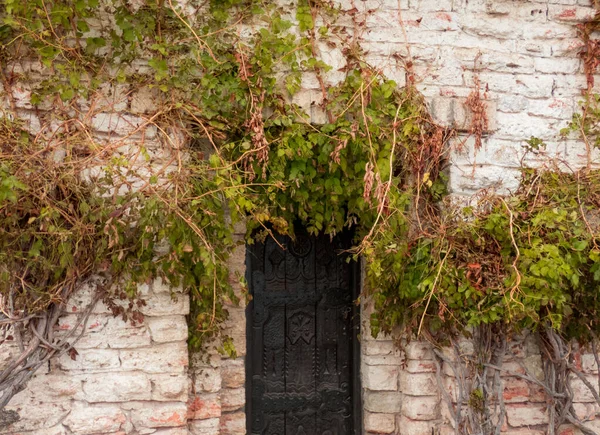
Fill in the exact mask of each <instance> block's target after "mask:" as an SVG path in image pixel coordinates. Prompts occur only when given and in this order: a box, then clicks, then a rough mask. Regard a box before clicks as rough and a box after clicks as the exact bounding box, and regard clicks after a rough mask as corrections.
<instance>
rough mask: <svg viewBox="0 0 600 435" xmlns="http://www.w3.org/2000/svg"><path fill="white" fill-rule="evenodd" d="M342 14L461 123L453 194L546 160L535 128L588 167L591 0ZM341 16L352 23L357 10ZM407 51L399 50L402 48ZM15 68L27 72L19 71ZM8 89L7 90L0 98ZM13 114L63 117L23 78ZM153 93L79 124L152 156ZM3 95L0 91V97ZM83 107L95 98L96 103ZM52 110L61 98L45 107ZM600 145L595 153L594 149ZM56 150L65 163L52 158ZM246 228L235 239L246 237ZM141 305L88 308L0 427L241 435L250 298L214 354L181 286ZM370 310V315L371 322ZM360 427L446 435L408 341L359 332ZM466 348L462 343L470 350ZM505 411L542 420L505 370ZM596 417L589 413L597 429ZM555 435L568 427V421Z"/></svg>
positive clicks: (158, 147) (332, 50)
mask: <svg viewBox="0 0 600 435" xmlns="http://www.w3.org/2000/svg"><path fill="white" fill-rule="evenodd" d="M338 2H339V3H340V4H342V6H343V7H344V8H345V9H346V10H349V9H352V8H354V7H356V8H357V9H358V10H359V13H360V14H362V13H365V12H366V11H370V12H369V13H368V14H367V13H365V15H363V17H364V20H365V24H364V26H363V27H362V30H361V40H362V46H363V48H364V49H365V50H366V51H367V58H368V60H369V61H370V62H371V63H372V64H374V65H376V66H378V67H379V68H380V69H381V70H382V71H383V72H384V73H385V74H386V75H387V76H389V77H390V78H393V79H394V80H396V81H397V82H398V83H399V84H400V85H403V84H405V82H406V77H407V74H408V73H407V71H406V69H405V67H404V65H405V61H408V60H409V59H410V60H411V62H412V65H413V66H412V72H411V74H414V77H415V80H416V82H417V86H418V88H419V89H420V90H421V92H422V93H423V94H424V95H425V96H426V97H427V100H428V104H429V105H430V109H431V111H432V113H433V114H434V116H435V117H436V119H438V120H439V121H440V122H442V123H445V124H447V125H452V126H454V127H456V128H458V129H459V130H462V131H463V134H462V135H461V136H460V137H459V140H461V141H464V146H463V149H464V151H462V152H460V153H459V152H453V154H452V156H451V161H452V164H451V166H450V176H451V178H450V183H451V188H452V191H453V193H454V194H455V195H458V196H467V195H471V194H472V193H474V192H476V191H478V190H479V189H484V188H497V189H499V190H500V191H503V192H506V191H510V190H514V189H515V188H516V187H517V185H518V175H519V172H518V170H517V168H518V167H519V165H520V163H521V161H522V160H523V159H524V161H525V162H526V163H527V164H530V165H542V164H544V159H542V158H540V157H535V158H534V157H532V156H529V157H524V147H523V144H524V141H525V140H527V139H529V138H530V137H531V136H536V137H538V138H541V139H543V140H545V141H546V143H547V145H548V155H549V156H551V157H557V158H559V159H561V160H563V161H564V162H565V164H568V165H569V166H570V167H571V168H578V167H581V166H583V165H585V164H586V160H585V150H584V148H583V145H582V144H581V143H580V142H578V141H576V140H571V139H564V138H562V137H560V135H559V131H560V129H561V128H563V127H565V126H566V125H567V123H568V122H569V120H570V118H571V116H572V114H573V113H574V112H576V111H577V110H578V107H579V101H580V100H581V98H582V97H581V94H582V90H583V89H585V88H586V79H585V76H584V75H583V72H582V65H581V62H580V60H579V57H578V50H579V49H580V47H581V42H580V40H579V39H578V38H577V29H576V24H577V23H579V22H581V21H583V20H586V19H588V18H590V17H591V16H593V9H592V8H591V6H590V1H589V0H549V1H528V0H354V1H352V0H338ZM342 23H343V24H345V25H347V26H348V28H349V29H350V31H351V29H352V28H353V23H352V20H350V19H346V18H342ZM321 49H322V50H323V53H322V54H323V56H324V58H325V60H326V61H327V62H328V63H330V64H332V65H333V66H334V68H333V71H332V72H331V73H330V74H329V75H328V76H327V80H328V82H329V83H334V82H336V81H339V80H340V78H341V77H343V74H342V73H340V72H339V71H338V69H340V68H342V67H343V65H344V62H345V60H344V58H343V56H342V53H341V47H329V46H322V47H321ZM401 58H403V59H404V61H403V60H402V59H401ZM19 68H21V70H19ZM15 71H16V72H17V73H18V72H24V73H26V74H28V75H29V76H30V77H31V76H34V77H35V76H36V75H37V76H39V75H40V74H42V73H43V71H42V69H41V67H40V66H39V64H30V65H24V66H19V65H15V66H14V67H13V72H15ZM475 77H478V78H479V80H480V83H481V89H482V94H483V93H484V92H485V96H486V103H487V106H488V108H487V114H488V118H489V128H488V131H487V132H486V135H485V137H484V139H483V146H482V148H481V149H480V150H479V151H478V152H475V150H474V149H473V146H474V140H473V138H470V137H468V136H467V135H466V134H465V133H464V130H465V129H466V128H468V119H469V114H468V112H467V111H465V108H464V105H463V102H464V100H465V98H466V97H467V96H468V95H469V94H470V93H471V92H472V91H473V88H474V84H475ZM303 85H304V89H303V91H302V92H300V93H299V95H298V96H297V97H296V101H297V102H298V103H299V104H301V105H302V106H304V107H306V109H307V110H309V111H310V113H311V114H312V116H313V120H314V121H316V122H318V121H319V120H320V119H322V114H321V113H319V110H318V109H317V108H316V107H315V106H314V105H312V106H311V103H312V102H313V101H316V100H318V98H319V96H320V87H319V85H318V82H317V81H316V80H314V78H311V77H307V78H306V79H305V80H304V81H303ZM1 92H3V90H2V89H1V88H0V93H1ZM12 92H13V97H14V101H15V102H16V104H17V108H18V113H19V116H21V117H22V118H23V119H24V120H25V121H26V122H27V123H28V125H29V127H30V129H31V131H32V132H34V133H36V134H37V133H40V134H48V135H51V134H52V133H53V132H55V131H57V130H58V129H60V128H61V125H60V123H59V122H58V121H57V120H56V119H55V118H53V117H52V116H49V114H50V113H51V112H49V110H50V109H52V108H51V107H49V106H47V107H42V108H41V109H42V110H41V111H38V110H34V109H33V107H32V106H31V104H30V103H29V101H28V99H29V92H30V91H29V88H28V86H27V85H26V84H20V85H17V86H15V87H14V88H13V89H12ZM152 98H153V96H152V94H151V92H149V91H148V90H142V91H140V92H137V93H135V94H134V95H129V94H128V89H126V88H125V87H112V88H110V89H106V90H105V92H104V93H103V96H102V98H101V99H100V100H99V101H96V102H94V105H93V106H94V107H95V113H94V115H93V116H92V117H91V118H90V119H89V120H87V121H89V124H90V125H91V127H92V128H93V129H94V130H95V132H96V134H97V136H98V137H99V138H101V139H102V140H103V141H105V142H106V143H110V142H111V141H114V140H117V139H118V140H121V141H122V140H123V138H124V137H126V138H127V139H126V140H125V141H124V142H123V144H124V146H125V147H126V148H127V147H130V148H133V149H135V147H136V146H137V143H138V142H139V140H140V138H142V137H143V138H144V139H145V141H146V145H147V146H148V145H149V152H150V153H151V155H152V158H153V159H154V160H153V161H155V162H160V161H161V160H163V161H164V160H166V158H165V157H166V156H165V155H164V153H165V152H164V149H163V148H162V145H163V144H161V142H160V141H159V140H158V139H157V132H156V129H155V128H154V127H151V126H150V127H148V126H146V125H145V116H147V114H148V113H151V112H152V110H154V109H155V108H154V105H153V101H152ZM2 102H4V104H8V103H7V99H6V98H4V99H1V98H0V103H2ZM90 106H91V104H90ZM54 109H56V108H54ZM597 157H598V156H597V154H595V155H594V158H595V160H594V164H595V165H596V166H597V165H598V163H600V160H598V158H597ZM57 158H60V156H58V157H57ZM239 237H241V235H240V236H239ZM244 256H245V252H244V248H243V246H240V248H238V249H237V250H236V251H235V253H234V256H233V258H232V260H231V282H232V283H233V284H234V285H237V274H242V275H243V274H244V269H245V266H244ZM141 290H142V292H143V293H144V295H145V297H146V300H147V306H146V307H144V310H143V311H144V314H145V315H146V319H145V322H144V323H143V324H142V325H139V326H135V327H134V326H131V325H129V324H126V323H124V322H122V321H121V320H120V319H118V318H113V317H112V315H110V314H109V312H108V311H107V310H106V309H105V308H104V307H103V306H102V305H100V306H98V307H97V309H96V310H95V312H94V314H93V316H92V318H91V319H90V321H89V323H88V325H87V330H86V332H85V335H84V337H83V339H82V340H81V341H80V342H79V343H78V345H77V346H76V349H77V351H78V353H79V355H78V356H77V358H76V360H72V359H71V358H70V357H69V356H64V357H62V358H61V359H59V360H58V361H53V362H52V363H51V364H50V366H49V367H48V368H47V369H46V370H44V371H41V372H40V373H38V374H37V375H36V376H35V378H34V379H33V380H32V381H31V383H30V385H29V388H28V389H27V390H25V391H23V392H22V393H20V394H19V395H18V396H17V397H15V399H14V400H13V402H12V403H11V405H10V407H11V408H13V409H16V410H19V411H20V414H21V415H22V420H21V421H19V422H17V423H15V424H14V425H13V426H12V427H10V428H7V429H5V430H4V431H2V432H0V433H2V434H12V435H16V434H23V435H25V434H30V435H34V434H36V435H63V434H81V435H84V434H86V435H88V434H89V435H91V434H140V435H141V434H156V435H179V434H182V435H183V434H192V435H230V434H231V435H233V434H244V433H246V431H245V414H244V407H245V388H244V385H245V372H244V357H245V354H246V349H245V346H246V341H245V325H246V321H245V313H244V307H230V321H229V323H228V325H227V328H226V329H227V333H228V334H229V335H230V336H232V337H233V339H234V342H235V344H236V347H237V351H238V357H237V358H236V359H228V358H225V357H223V356H221V355H219V354H217V353H211V354H210V355H208V356H210V358H208V356H207V355H204V356H198V355H196V356H193V357H192V358H191V363H190V364H191V365H190V367H189V368H188V361H189V360H190V358H189V355H188V350H187V346H186V334H187V325H186V323H185V315H186V314H187V313H188V311H189V302H188V300H187V296H185V295H182V294H176V297H175V299H172V298H171V295H170V293H169V290H168V289H167V288H166V287H165V286H163V285H162V284H159V283H154V284H153V285H150V286H147V287H144V288H142V289H141ZM89 297H90V295H89V293H88V292H86V290H85V289H83V290H82V292H80V293H79V294H78V295H77V296H76V297H75V298H74V300H73V301H72V304H70V311H71V313H69V314H66V315H65V316H64V317H63V318H62V319H61V322H60V328H61V329H64V330H68V329H69V328H72V327H73V326H72V325H73V321H74V318H75V314H76V313H77V312H78V311H79V310H80V309H81V307H82V306H83V305H84V304H85V303H86V301H89ZM367 317H368V316H365V317H364V318H365V319H366V318H367ZM361 337H362V344H361V345H362V349H361V352H362V356H361V358H362V361H361V374H362V385H363V397H362V400H363V408H364V427H365V433H366V434H402V435H429V434H431V433H432V429H433V430H435V431H438V432H436V433H440V434H444V435H445V434H451V433H454V429H453V428H452V422H451V419H450V418H449V413H448V411H447V407H446V406H445V405H444V404H443V403H442V401H441V391H440V389H439V385H438V382H437V380H436V376H435V371H436V365H435V362H434V359H433V355H432V353H431V349H430V348H429V347H428V345H426V344H425V343H421V342H412V343H410V344H409V345H408V346H406V347H405V349H404V350H403V351H402V352H401V351H399V350H398V349H397V347H396V346H395V345H394V343H393V341H392V340H391V339H389V338H385V337H383V338H380V339H377V340H374V339H372V338H370V334H369V333H368V327H367V326H365V330H364V331H363V333H362V334H361ZM467 348H468V346H467ZM514 348H515V349H516V350H517V351H516V352H515V353H513V356H512V357H511V358H510V359H508V360H507V361H506V362H505V364H506V365H509V366H510V365H512V367H513V368H514V369H515V370H520V369H519V367H522V366H521V363H522V364H523V366H524V367H527V368H528V369H529V370H530V371H533V372H535V373H540V357H539V349H538V348H537V346H536V344H535V342H533V341H532V340H531V339H529V340H524V341H521V342H518V343H516V344H515V347H514ZM580 360H581V367H582V369H583V370H584V371H585V372H586V373H587V374H589V375H590V376H591V375H592V374H593V373H594V370H596V368H595V366H594V365H595V362H594V360H593V358H592V357H591V356H590V355H585V354H584V355H581V358H580ZM443 373H444V379H443V384H444V386H445V388H446V389H447V391H448V392H449V394H450V395H451V397H454V396H452V395H453V394H454V393H455V385H454V380H453V377H452V372H451V370H449V369H448V368H447V367H443ZM504 385H505V389H504V399H505V401H506V402H507V419H506V424H505V425H504V428H503V433H506V434H510V435H524V434H532V435H535V434H543V433H545V432H544V431H545V425H546V422H547V419H548V413H547V410H546V403H545V399H544V397H543V395H542V394H541V393H540V392H539V391H537V390H536V389H534V388H532V386H531V385H529V384H527V383H525V382H524V381H522V380H520V379H519V378H515V377H510V376H508V377H505V379H504ZM573 388H574V390H575V392H576V402H577V403H576V404H575V406H576V409H577V410H578V412H580V413H581V414H582V416H583V415H595V414H596V412H597V411H598V410H597V409H596V407H595V405H594V404H593V398H592V397H590V395H589V393H588V392H587V391H586V390H585V388H584V387H583V385H582V384H581V383H580V382H574V383H573ZM599 421H600V420H593V421H592V422H591V423H590V427H592V428H593V429H592V430H595V431H596V432H597V433H600V423H599ZM561 433H562V434H563V435H570V434H576V433H577V432H576V431H575V430H574V429H573V428H569V427H565V428H563V431H562V432H561Z"/></svg>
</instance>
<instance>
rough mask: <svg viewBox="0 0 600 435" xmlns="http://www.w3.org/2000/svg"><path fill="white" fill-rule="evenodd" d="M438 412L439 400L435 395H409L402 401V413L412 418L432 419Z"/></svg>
mask: <svg viewBox="0 0 600 435" xmlns="http://www.w3.org/2000/svg"><path fill="white" fill-rule="evenodd" d="M439 412H440V401H439V399H438V397H437V396H430V397H411V396H406V397H405V398H404V400H403V401H402V415H404V416H406V417H408V418H410V419H412V420H433V419H435V418H437V417H438V415H439Z"/></svg>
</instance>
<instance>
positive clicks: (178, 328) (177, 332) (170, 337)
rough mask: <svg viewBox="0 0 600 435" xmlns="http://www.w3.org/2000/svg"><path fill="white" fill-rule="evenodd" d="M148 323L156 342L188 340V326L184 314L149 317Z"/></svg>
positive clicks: (153, 339)
mask: <svg viewBox="0 0 600 435" xmlns="http://www.w3.org/2000/svg"><path fill="white" fill-rule="evenodd" d="M146 324H147V325H148V328H149V329H150V335H151V336H152V341H153V342H154V343H169V342H174V341H185V340H187V336H188V327H187V323H186V321H185V317H183V316H164V317H147V318H146Z"/></svg>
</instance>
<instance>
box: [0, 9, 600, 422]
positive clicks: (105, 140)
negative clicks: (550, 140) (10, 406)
mask: <svg viewBox="0 0 600 435" xmlns="http://www.w3.org/2000/svg"><path fill="white" fill-rule="evenodd" d="M1 8H3V9H1ZM343 13H344V12H343V11H342V10H341V9H339V8H338V7H336V6H335V4H334V3H330V2H328V1H326V0H299V1H298V2H297V4H296V5H295V9H294V11H293V13H290V10H289V8H283V7H280V6H277V5H276V4H272V2H268V1H260V0H226V1H223V0H212V1H208V2H200V1H198V2H196V1H193V0H191V1H189V2H186V3H185V5H180V4H179V3H177V4H176V3H175V2H172V1H171V0H156V1H155V0H146V1H142V2H126V1H122V0H48V1H46V0H34V1H28V2H22V1H21V2H19V1H16V0H7V1H5V2H4V5H2V6H0V17H1V19H2V21H1V22H0V40H1V42H2V48H1V49H0V61H1V62H2V64H3V65H5V66H4V67H3V68H2V70H1V71H0V79H1V83H2V88H3V89H4V98H5V99H6V108H5V109H3V110H4V111H3V112H1V113H2V117H1V124H0V140H1V143H0V152H1V156H2V158H1V161H0V273H1V274H2V279H1V281H0V293H1V297H2V299H1V300H0V308H1V309H2V312H3V315H4V317H3V319H2V320H1V322H2V326H3V328H4V331H5V336H4V339H5V343H7V342H10V341H16V342H17V343H18V345H19V346H21V349H19V352H17V357H16V358H15V360H14V363H13V364H11V365H9V367H8V368H7V369H5V370H4V371H3V372H2V373H1V374H0V390H1V391H2V397H1V399H0V406H4V405H5V404H6V403H7V402H8V400H10V398H11V397H12V395H14V394H15V393H16V392H18V391H19V389H21V388H23V386H24V382H26V380H27V378H28V377H29V376H31V375H30V373H32V372H33V370H32V369H33V368H35V367H37V366H39V365H40V364H42V363H43V362H44V361H47V359H48V358H50V357H51V356H53V355H56V354H57V353H61V352H71V353H72V356H73V357H74V358H76V353H75V352H74V350H73V340H72V337H66V338H65V337H57V336H55V334H54V326H55V324H56V320H57V318H58V316H59V315H60V313H61V312H62V310H63V309H64V303H65V301H66V300H67V299H68V297H69V296H70V295H71V294H72V293H73V291H75V290H76V289H77V288H78V287H79V286H81V285H82V284H83V283H87V282H92V281H93V282H94V283H96V285H97V286H98V298H99V299H102V300H103V301H104V302H105V303H106V304H107V305H108V306H109V307H110V308H111V309H112V310H113V312H114V314H115V315H121V316H123V317H124V318H125V319H129V320H130V321H133V322H140V321H142V316H141V314H140V313H139V307H140V306H141V305H143V304H144V301H143V299H142V298H140V297H139V295H138V292H137V287H138V286H139V285H141V284H143V283H146V282H148V281H150V280H153V279H163V280H165V281H167V282H168V283H169V284H170V285H171V286H173V287H174V288H175V287H178V286H180V287H183V288H184V289H185V290H186V291H188V292H189V294H190V298H191V301H192V313H191V318H190V325H191V326H190V340H189V341H190V345H191V346H193V347H199V346H201V345H203V344H205V343H206V342H207V339H210V338H213V337H214V336H215V335H217V334H218V333H219V331H220V324H221V321H222V320H223V319H224V318H226V316H227V312H226V309H225V308H224V304H225V303H226V302H229V301H235V300H236V299H237V297H236V295H235V294H234V292H233V290H232V288H231V285H230V283H229V277H228V270H227V258H228V255H229V253H230V252H231V250H232V248H233V247H234V246H235V242H234V237H233V232H234V226H235V225H236V224H237V223H239V222H241V221H243V222H246V224H247V241H248V242H249V243H252V242H254V241H255V240H258V239H262V238H264V237H269V236H270V234H272V232H279V233H287V234H290V235H292V236H293V234H294V226H295V225H296V224H297V223H298V222H299V223H300V224H302V225H304V226H305V227H306V228H307V229H308V231H309V232H311V233H313V234H316V233H326V234H334V233H336V232H338V231H341V230H342V229H343V228H345V227H354V228H355V229H356V235H357V236H356V249H355V252H354V253H355V255H356V256H357V257H358V256H362V257H363V258H364V259H365V264H366V272H367V276H366V278H367V286H368V289H367V290H366V292H365V293H367V294H369V295H370V296H371V298H372V300H373V302H374V305H375V311H374V313H373V315H372V318H371V319H370V320H371V329H372V331H373V333H374V334H378V333H380V332H385V333H389V332H392V331H394V330H396V329H397V328H398V327H401V328H403V330H405V331H406V330H408V331H411V332H414V333H415V334H416V335H426V336H428V337H429V338H430V339H432V340H434V341H436V342H438V343H441V342H444V340H448V339H451V338H452V336H454V335H455V334H458V333H468V332H469V330H470V328H473V327H480V326H482V325H484V326H485V325H493V326H494V327H497V328H498V329H499V330H503V331H507V332H511V331H519V330H521V329H523V328H529V329H532V330H535V331H548V334H554V335H555V334H557V333H559V334H561V336H562V337H564V338H565V339H570V338H578V339H580V340H581V341H582V342H586V341H590V340H592V339H593V338H594V334H596V333H597V332H598V331H599V329H600V327H599V326H600V325H598V322H597V311H598V307H599V306H600V305H599V304H600V302H598V301H597V299H596V295H595V292H593V291H589V289H594V288H596V287H597V285H598V282H599V281H600V250H599V249H598V246H597V241H596V239H597V234H598V230H597V227H596V226H595V224H594V223H595V219H596V216H595V214H594V213H595V212H594V211H595V210H597V208H598V206H599V205H600V204H598V201H599V196H598V193H599V192H598V189H599V188H600V180H599V179H598V177H599V174H598V173H597V172H595V171H592V170H588V171H585V172H580V173H565V172H560V171H538V170H523V182H522V184H521V188H520V189H519V191H517V192H516V193H515V194H514V195H512V196H511V197H498V196H493V195H492V196H486V197H481V198H479V201H478V203H477V204H476V205H474V206H473V207H462V208H461V207H456V206H453V205H452V203H451V202H450V201H448V200H446V194H447V191H446V182H445V181H446V177H445V174H444V165H445V155H446V153H447V151H448V149H449V146H450V142H451V140H452V138H453V132H452V131H450V130H447V129H445V128H442V127H440V126H438V125H436V124H435V122H433V120H432V118H431V116H430V115H429V113H428V112H427V108H426V104H425V102H424V100H423V98H422V96H421V95H420V94H419V93H418V92H417V91H416V89H415V87H414V83H413V81H412V80H408V85H407V86H406V87H404V88H400V87H398V86H397V84H396V83H394V82H393V81H391V80H388V79H387V78H386V77H385V75H384V74H383V73H382V72H381V71H378V70H377V69H375V68H373V67H371V66H370V65H368V64H367V63H366V62H365V61H364V56H363V53H362V49H361V46H360V43H359V38H357V35H358V34H359V33H360V27H361V22H360V20H361V18H360V17H359V16H358V14H357V13H356V12H353V14H352V20H353V23H354V29H350V30H348V29H347V28H346V27H344V26H341V25H338V24H337V21H336V20H337V17H339V16H341V15H342V14H343ZM584 32H585V31H584ZM592 33H593V32H592V31H591V30H589V31H587V33H584V34H587V35H588V37H589V41H592V39H591V35H592ZM594 44H596V42H593V41H592V42H589V43H588V49H590V50H591V49H592V48H593V47H595V45H594ZM323 45H326V46H327V45H328V46H330V47H334V48H336V49H338V50H340V51H342V52H343V53H344V55H345V58H346V65H345V66H344V68H343V71H341V72H343V78H342V79H340V80H339V81H337V82H335V83H332V82H331V81H328V80H329V78H328V77H329V76H328V74H330V73H331V71H330V67H329V66H328V65H327V64H326V63H325V62H324V61H323V60H322V58H321V57H320V55H319V50H320V48H319V47H320V46H323ZM586 64H590V65H592V67H593V68H595V67H596V64H595V63H594V62H593V61H591V60H590V61H589V62H586ZM407 68H408V70H409V73H410V74H409V76H411V77H412V73H411V72H410V62H407ZM592 76H593V74H592ZM306 77H313V78H314V79H315V81H316V83H318V87H319V88H320V95H319V97H320V98H319V101H320V103H318V104H315V107H314V108H313V109H314V110H315V111H318V112H319V113H321V115H322V117H323V119H324V120H323V123H322V124H315V123H311V120H310V117H309V116H308V115H307V114H306V113H305V112H304V110H303V109H302V108H301V107H300V106H299V105H296V104H294V103H293V101H294V96H295V95H296V96H297V95H298V93H299V92H301V90H302V81H303V80H304V79H305V78H306ZM24 87H25V89H26V90H30V93H29V94H30V95H29V96H28V97H27V101H26V102H25V103H24V102H23V101H18V99H19V98H21V99H22V98H23V97H22V94H23V93H24V92H23V88H24ZM590 89H591V88H590ZM25 93H26V94H27V92H25ZM140 93H144V94H145V95H149V96H150V99H151V104H150V106H151V107H144V108H141V109H140V112H141V113H137V114H136V115H133V114H126V115H123V116H117V115H116V113H117V112H125V111H127V110H128V108H130V109H131V108H132V107H133V104H134V100H135V98H136V96H137V95H139V94H140ZM476 94H477V95H479V92H478V91H477V92H475V93H474V94H472V95H473V98H472V99H471V101H470V104H471V106H473V107H476V108H477V111H478V114H479V118H477V119H479V121H478V122H479V124H481V125H479V126H476V125H474V126H473V129H474V130H475V132H477V130H478V129H479V130H481V128H482V126H483V125H484V124H485V122H486V120H485V110H484V109H485V108H484V107H483V105H482V104H480V103H481V102H479V101H477V98H476V96H475V95H476ZM119 98H120V99H121V100H119ZM587 101H588V105H587V106H586V110H585V112H584V113H585V114H584V115H583V116H582V117H580V118H576V119H575V120H574V124H573V126H574V127H573V130H577V131H579V132H581V134H582V140H584V141H586V143H589V144H591V145H590V146H596V145H597V144H596V143H595V142H593V141H594V140H595V137H596V133H597V123H598V116H599V115H598V110H597V107H596V106H595V105H594V104H595V102H597V100H596V99H595V97H592V95H591V94H589V95H588V98H587ZM121 102H124V105H123V104H121ZM24 111H25V112H27V111H30V112H36V113H37V114H39V115H40V118H41V119H42V120H43V121H44V122H43V125H40V126H39V127H35V126H32V125H31V124H29V125H26V118H27V117H26V116H24V113H23V112H24ZM27 113H29V112H27ZM111 114H112V116H113V117H111ZM575 126H576V127H575ZM115 134H117V136H118V137H114V135H115ZM540 145H542V144H540V142H539V141H536V140H532V141H531V142H530V144H529V146H530V147H531V149H532V152H537V150H536V148H539V147H540ZM83 320H84V319H82V321H83ZM554 335H552V336H554ZM222 348H223V350H224V351H226V352H229V353H233V352H235V349H233V347H232V345H231V342H230V341H229V340H227V339H226V338H225V339H224V341H223V343H222ZM490 354H493V352H491V353H490ZM488 363H490V362H489V361H488ZM475 399H476V398H475ZM475 399H473V400H475ZM565 415H566V414H565Z"/></svg>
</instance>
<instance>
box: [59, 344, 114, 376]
mask: <svg viewBox="0 0 600 435" xmlns="http://www.w3.org/2000/svg"><path fill="white" fill-rule="evenodd" d="M57 365H58V367H59V368H60V369H62V370H68V371H79V372H82V371H84V372H88V373H95V372H108V371H115V370H118V369H119V368H120V367H121V361H120V360H119V351H118V350H113V349H81V350H79V351H78V353H77V355H73V357H71V356H70V355H69V354H64V355H62V356H61V357H60V358H59V359H58V361H57Z"/></svg>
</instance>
